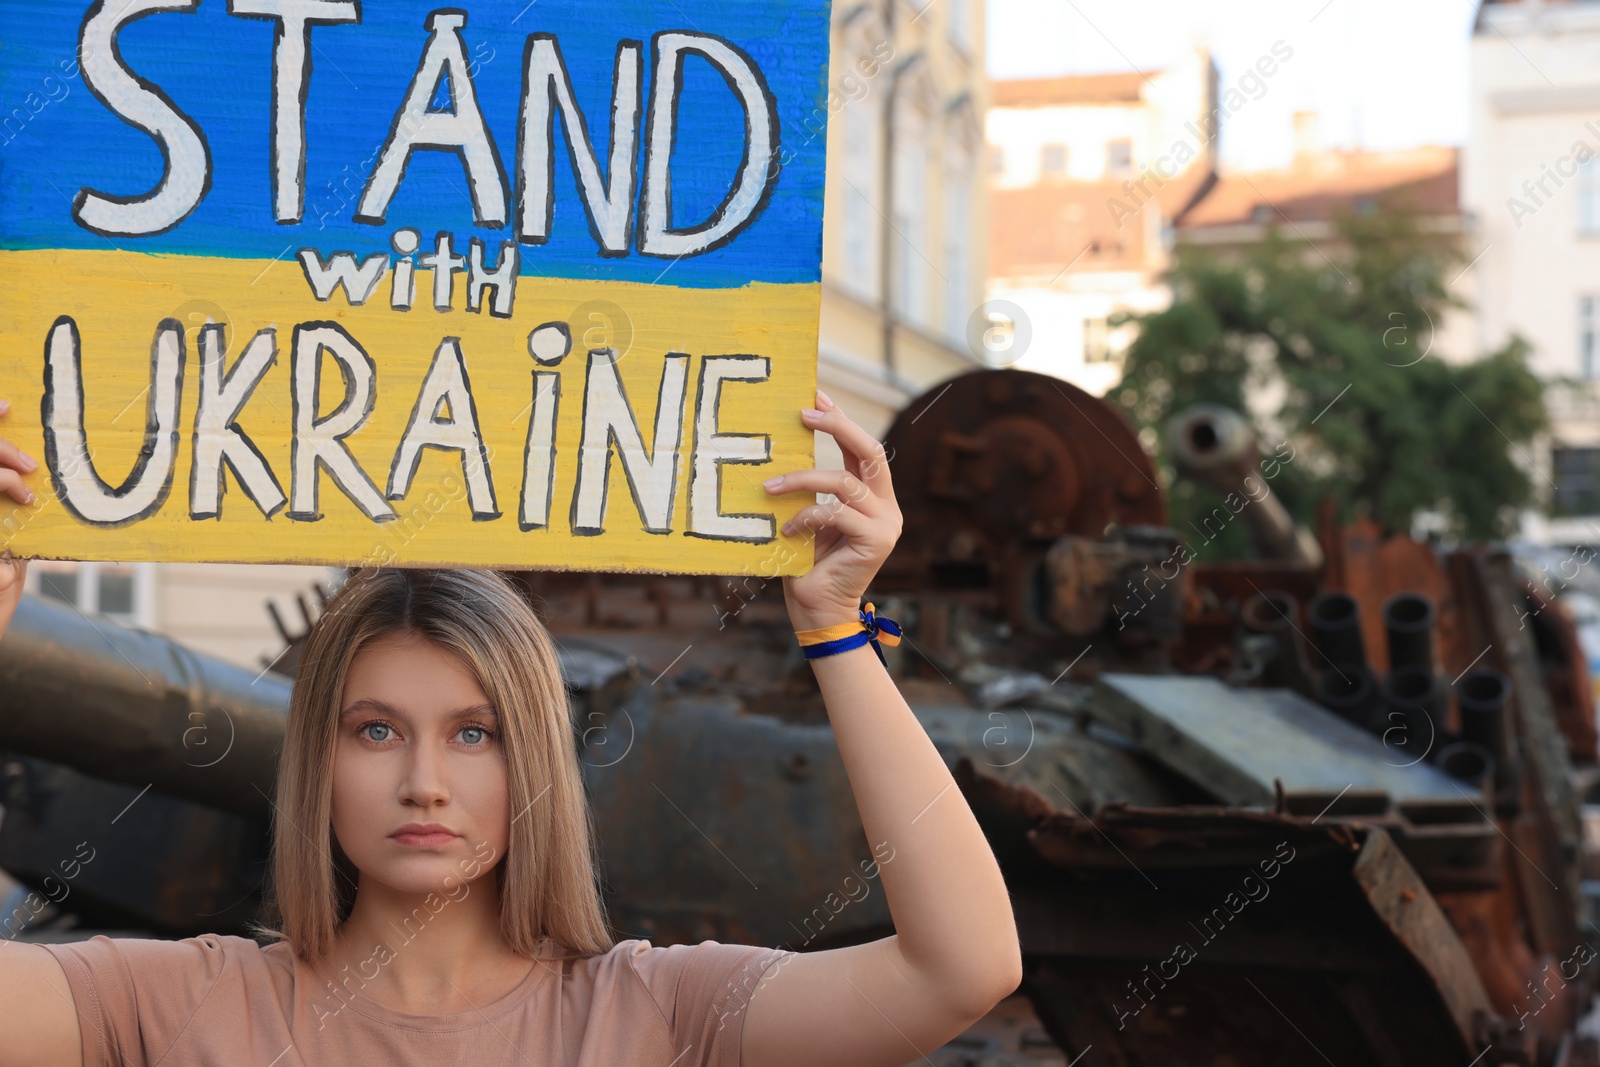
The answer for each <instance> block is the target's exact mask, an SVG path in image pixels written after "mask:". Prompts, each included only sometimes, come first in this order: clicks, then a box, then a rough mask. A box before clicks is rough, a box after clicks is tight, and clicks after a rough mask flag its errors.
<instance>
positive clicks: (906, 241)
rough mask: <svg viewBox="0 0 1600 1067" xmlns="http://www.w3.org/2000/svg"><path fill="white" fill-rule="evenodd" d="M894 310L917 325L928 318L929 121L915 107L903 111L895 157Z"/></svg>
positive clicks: (923, 322) (903, 318)
mask: <svg viewBox="0 0 1600 1067" xmlns="http://www.w3.org/2000/svg"><path fill="white" fill-rule="evenodd" d="M894 228H895V235H894V244H895V259H894V278H895V287H894V294H893V295H894V311H895V314H896V315H898V316H899V317H900V318H901V319H902V320H904V321H906V322H909V323H913V324H915V325H918V326H924V325H927V322H928V258H927V256H928V253H927V247H928V121H927V117H926V116H925V115H923V114H921V113H919V112H917V110H916V109H915V108H907V109H906V111H905V112H904V113H903V114H902V119H901V123H900V128H899V130H898V131H896V137H895V160H894Z"/></svg>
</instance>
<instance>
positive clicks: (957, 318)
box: [944, 145, 973, 348]
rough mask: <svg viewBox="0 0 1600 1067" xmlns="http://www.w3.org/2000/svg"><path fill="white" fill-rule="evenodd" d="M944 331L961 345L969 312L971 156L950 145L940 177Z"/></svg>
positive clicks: (970, 298) (963, 345)
mask: <svg viewBox="0 0 1600 1067" xmlns="http://www.w3.org/2000/svg"><path fill="white" fill-rule="evenodd" d="M944 199H945V204H944V262H945V268H944V274H945V306H944V320H945V332H946V333H947V334H948V335H949V337H950V339H951V342H952V343H953V344H955V346H956V347H957V348H964V347H965V345H966V341H965V338H966V335H967V318H968V316H970V315H971V314H972V302H973V294H972V293H971V292H970V291H969V290H970V288H971V285H972V281H971V279H972V262H971V260H972V210H971V208H972V203H971V202H972V155H971V152H970V150H968V149H966V148H962V147H958V146H956V145H952V146H951V147H950V149H949V150H948V152H947V155H946V160H945V180H944Z"/></svg>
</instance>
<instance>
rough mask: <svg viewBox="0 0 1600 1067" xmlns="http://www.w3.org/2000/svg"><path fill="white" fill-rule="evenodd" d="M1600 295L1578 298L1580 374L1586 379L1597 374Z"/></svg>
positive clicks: (1591, 378) (1590, 379) (1590, 378)
mask: <svg viewBox="0 0 1600 1067" xmlns="http://www.w3.org/2000/svg"><path fill="white" fill-rule="evenodd" d="M1597 318H1600V297H1594V296H1582V297H1579V298H1578V374H1579V376H1580V377H1582V378H1583V379H1584V380H1585V381H1593V380H1594V379H1595V378H1596V377H1597V375H1596V371H1597V369H1600V368H1596V366H1595V362H1596V360H1595V356H1596V352H1595V342H1596V337H1595V330H1596V328H1597V326H1600V323H1597V322H1596V319H1597Z"/></svg>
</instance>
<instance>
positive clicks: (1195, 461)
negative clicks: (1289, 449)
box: [1167, 404, 1323, 567]
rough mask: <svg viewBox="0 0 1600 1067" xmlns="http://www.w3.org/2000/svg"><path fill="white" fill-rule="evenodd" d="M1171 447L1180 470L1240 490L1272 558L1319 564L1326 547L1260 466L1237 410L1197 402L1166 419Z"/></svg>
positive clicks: (1260, 543)
mask: <svg viewBox="0 0 1600 1067" xmlns="http://www.w3.org/2000/svg"><path fill="white" fill-rule="evenodd" d="M1167 446H1168V451H1169V453H1170V454H1171V456H1172V458H1173V461H1174V462H1175V463H1176V464H1177V467H1178V472H1179V473H1180V474H1182V475H1183V476H1184V477H1186V478H1192V479H1194V480H1195V481H1197V482H1199V483H1200V484H1202V485H1205V486H1208V487H1210V488H1212V489H1215V490H1216V491H1217V492H1219V493H1238V494H1240V495H1241V496H1243V497H1245V498H1246V499H1247V500H1248V501H1249V503H1247V504H1246V506H1245V507H1244V509H1243V514H1244V518H1245V522H1246V523H1247V524H1249V527H1250V535H1251V539H1252V540H1253V541H1254V542H1255V544H1256V548H1257V550H1258V551H1260V552H1261V554H1262V555H1263V556H1265V557H1267V558H1268V559H1277V560H1284V561H1287V562H1293V563H1303V564H1305V565H1306V566H1307V567H1320V566H1322V563H1323V555H1322V548H1321V546H1320V545H1318V544H1317V540H1316V538H1315V537H1313V536H1312V534H1311V531H1309V530H1307V529H1305V528H1304V527H1303V526H1301V525H1300V524H1299V523H1297V522H1295V521H1294V518H1293V517H1292V516H1291V515H1290V514H1289V512H1288V509H1286V508H1285V507H1284V506H1283V503H1282V501H1280V500H1279V499H1278V498H1277V496H1276V495H1274V494H1273V492H1272V488H1271V487H1270V486H1269V485H1268V484H1267V480H1266V479H1265V478H1263V477H1261V474H1260V472H1259V470H1258V469H1257V463H1258V461H1259V458H1260V456H1259V451H1258V445H1257V441H1256V434H1255V431H1254V430H1252V429H1251V428H1250V425H1249V423H1247V422H1245V420H1244V418H1243V416H1241V415H1240V414H1239V413H1238V412H1236V411H1230V410H1228V409H1227V408H1224V407H1219V406H1217V405H1215V404H1198V405H1196V406H1194V407H1192V408H1189V409H1187V410H1185V411H1182V412H1180V413H1178V414H1177V415H1175V416H1174V417H1173V418H1172V420H1171V421H1170V422H1168V423H1167Z"/></svg>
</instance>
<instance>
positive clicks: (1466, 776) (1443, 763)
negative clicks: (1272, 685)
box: [1306, 591, 1515, 796]
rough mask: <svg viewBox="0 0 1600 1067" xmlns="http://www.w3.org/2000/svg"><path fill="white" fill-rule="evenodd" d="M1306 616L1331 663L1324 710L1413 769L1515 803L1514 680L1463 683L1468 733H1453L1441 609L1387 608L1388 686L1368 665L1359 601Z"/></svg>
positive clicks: (1321, 685) (1323, 673)
mask: <svg viewBox="0 0 1600 1067" xmlns="http://www.w3.org/2000/svg"><path fill="white" fill-rule="evenodd" d="M1306 614H1307V621H1308V623H1309V628H1310V631H1311V634H1310V637H1311V643H1312V644H1313V645H1314V646H1315V647H1316V650H1317V652H1318V653H1319V654H1320V655H1321V657H1322V663H1321V664H1320V666H1319V667H1318V669H1317V670H1316V673H1315V678H1314V679H1313V682H1312V692H1313V695H1314V696H1315V698H1316V700H1317V702H1318V703H1319V704H1321V705H1322V706H1323V707H1325V708H1327V709H1328V710H1330V711H1332V712H1334V713H1335V714H1337V715H1339V716H1341V717H1342V718H1344V719H1346V720H1348V721H1349V722H1352V723H1354V724H1355V725H1357V726H1360V727H1362V728H1364V729H1366V730H1369V731H1371V732H1372V733H1374V734H1377V735H1378V736H1379V737H1381V738H1383V741H1384V744H1385V745H1387V746H1389V747H1392V748H1394V749H1396V750H1397V752H1398V753H1400V754H1401V755H1402V756H1403V757H1404V758H1405V759H1406V760H1408V761H1409V762H1412V763H1416V762H1420V761H1421V760H1423V759H1431V760H1432V761H1433V762H1434V764H1436V765H1437V766H1438V767H1439V768H1440V769H1441V770H1443V771H1444V772H1445V773H1447V774H1450V775H1452V776H1453V777H1455V778H1458V779H1460V780H1461V781H1463V782H1464V783H1467V784H1469V785H1471V786H1473V787H1474V788H1477V789H1479V790H1481V791H1483V792H1484V793H1485V794H1494V795H1498V796H1506V795H1508V794H1510V795H1514V792H1513V789H1512V787H1513V786H1514V785H1515V779H1514V775H1513V772H1514V769H1515V761H1514V759H1513V757H1512V752H1511V747H1510V744H1509V734H1508V731H1507V727H1506V714H1505V706H1506V700H1507V698H1509V697H1510V695H1511V679H1510V678H1508V677H1506V675H1505V674H1503V673H1501V672H1500V671H1497V670H1495V669H1493V668H1491V667H1477V668H1474V669H1472V670H1470V671H1468V672H1467V673H1466V674H1464V675H1462V677H1461V679H1460V680H1459V681H1458V682H1457V683H1456V686H1455V690H1456V702H1457V706H1458V707H1459V709H1460V712H1461V733H1460V734H1459V735H1455V734H1451V733H1449V732H1447V731H1446V729H1445V723H1446V714H1447V711H1448V709H1449V700H1450V692H1449V686H1448V683H1447V682H1446V681H1445V679H1444V678H1443V676H1441V675H1440V674H1439V673H1438V671H1437V669H1436V666H1437V653H1436V650H1435V639H1434V633H1435V629H1436V624H1437V621H1438V617H1437V610H1436V608H1435V606H1434V603H1433V601H1432V600H1431V599H1429V598H1428V597H1426V596H1423V595H1422V594H1420V593H1397V594H1395V595H1394V596H1392V597H1390V598H1389V599H1388V600H1387V601H1385V602H1384V605H1383V628H1384V635H1385V638H1386V641H1387V644H1388V650H1389V673H1388V674H1386V675H1385V676H1384V677H1383V678H1382V679H1381V680H1380V679H1379V678H1377V676H1376V675H1375V674H1374V672H1373V670H1372V667H1371V665H1370V662H1369V661H1368V659H1367V653H1366V646H1365V644H1364V643H1363V640H1362V636H1361V605H1360V604H1359V603H1358V602H1357V601H1356V599H1355V598H1354V597H1352V596H1351V595H1350V594H1349V593H1345V592H1338V591H1335V592H1328V593H1322V594H1320V595H1318V596H1317V597H1316V598H1315V599H1313V600H1312V601H1311V603H1310V604H1309V605H1308V606H1307V610H1306Z"/></svg>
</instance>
